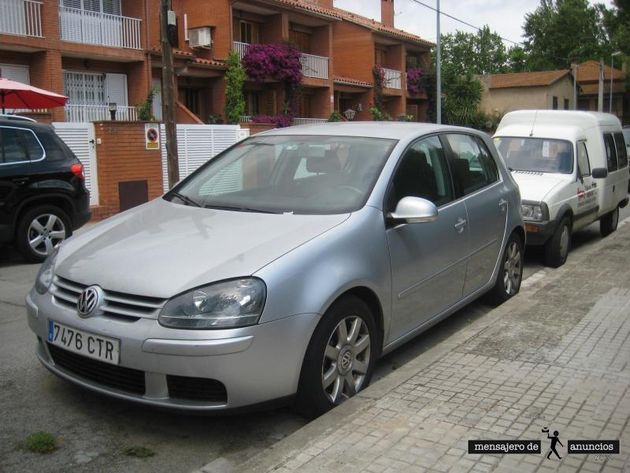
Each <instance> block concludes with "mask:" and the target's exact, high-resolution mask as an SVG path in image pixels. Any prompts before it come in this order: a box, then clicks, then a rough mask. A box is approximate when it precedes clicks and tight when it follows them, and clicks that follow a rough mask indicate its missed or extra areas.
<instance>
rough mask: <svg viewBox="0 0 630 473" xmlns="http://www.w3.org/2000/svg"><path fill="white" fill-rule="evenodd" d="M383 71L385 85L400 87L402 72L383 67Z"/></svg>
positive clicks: (391, 87)
mask: <svg viewBox="0 0 630 473" xmlns="http://www.w3.org/2000/svg"><path fill="white" fill-rule="evenodd" d="M383 72H384V73H385V87H388V88H390V89H402V80H401V77H402V74H401V72H400V71H396V70H394V69H386V68H385V67H384V68H383Z"/></svg>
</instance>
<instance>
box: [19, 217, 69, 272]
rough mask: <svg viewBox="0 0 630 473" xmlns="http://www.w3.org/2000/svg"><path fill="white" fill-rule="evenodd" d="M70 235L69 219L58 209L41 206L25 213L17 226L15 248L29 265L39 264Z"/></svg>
mask: <svg viewBox="0 0 630 473" xmlns="http://www.w3.org/2000/svg"><path fill="white" fill-rule="evenodd" d="M70 235H72V227H71V226H70V219H69V218H68V216H67V215H66V213H65V212H64V211H63V210H61V209H60V208H59V207H55V206H52V205H42V206H41V207H35V208H33V209H31V210H29V211H27V212H26V213H25V214H24V215H23V216H22V218H20V221H19V223H18V226H17V232H16V237H17V241H16V246H17V249H18V251H19V252H20V253H21V254H22V256H23V257H24V258H25V259H26V260H27V261H29V262H31V263H41V262H42V261H44V260H45V259H46V257H47V256H48V255H49V254H50V253H51V252H52V250H53V249H54V248H55V247H56V246H59V244H61V242H62V241H64V240H65V239H66V238H68V237H69V236H70Z"/></svg>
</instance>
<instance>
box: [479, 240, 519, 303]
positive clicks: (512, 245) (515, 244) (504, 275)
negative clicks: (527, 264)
mask: <svg viewBox="0 0 630 473" xmlns="http://www.w3.org/2000/svg"><path fill="white" fill-rule="evenodd" d="M523 256H524V248H523V241H522V240H521V237H520V236H518V234H516V233H512V235H510V238H509V239H508V241H507V243H506V245H505V248H504V249H503V254H502V255H501V266H500V267H499V269H500V272H499V274H498V275H497V280H496V282H495V283H494V287H493V288H492V289H491V290H490V291H489V292H488V294H487V296H486V301H487V302H488V303H490V304H492V305H495V306H496V305H499V304H502V303H503V302H505V301H507V300H508V299H510V298H512V297H514V296H515V295H516V294H518V291H519V290H520V288H521V282H522V281H523Z"/></svg>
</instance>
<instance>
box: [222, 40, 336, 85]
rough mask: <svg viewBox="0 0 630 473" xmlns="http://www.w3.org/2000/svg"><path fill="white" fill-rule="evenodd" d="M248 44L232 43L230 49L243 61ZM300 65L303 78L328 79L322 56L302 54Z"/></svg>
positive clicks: (325, 63)
mask: <svg viewBox="0 0 630 473" xmlns="http://www.w3.org/2000/svg"><path fill="white" fill-rule="evenodd" d="M248 47H249V43H241V42H240V41H234V42H233V43H232V49H234V51H236V52H237V53H238V57H239V58H240V59H243V56H245V54H246V53H247V48H248ZM300 62H301V63H302V74H303V75H304V76H305V77H314V78H316V79H328V58H327V57H324V56H315V55H314V54H306V53H302V54H301V57H300Z"/></svg>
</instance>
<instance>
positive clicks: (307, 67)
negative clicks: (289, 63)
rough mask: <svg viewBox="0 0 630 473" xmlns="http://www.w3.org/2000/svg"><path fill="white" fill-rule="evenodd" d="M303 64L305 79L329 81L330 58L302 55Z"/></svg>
mask: <svg viewBox="0 0 630 473" xmlns="http://www.w3.org/2000/svg"><path fill="white" fill-rule="evenodd" d="M300 62H301V63H302V74H304V76H305V77H314V78H315V79H328V58H327V57H325V56H315V55H314V54H306V53H302V56H301V57H300Z"/></svg>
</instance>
